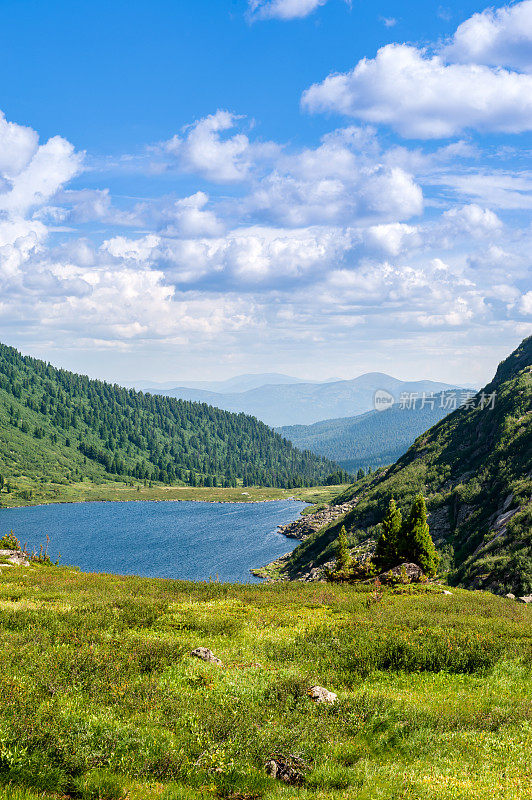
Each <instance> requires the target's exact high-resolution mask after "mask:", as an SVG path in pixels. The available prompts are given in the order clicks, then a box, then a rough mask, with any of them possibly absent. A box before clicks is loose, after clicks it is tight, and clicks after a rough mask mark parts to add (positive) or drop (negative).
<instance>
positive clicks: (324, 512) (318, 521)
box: [278, 499, 357, 541]
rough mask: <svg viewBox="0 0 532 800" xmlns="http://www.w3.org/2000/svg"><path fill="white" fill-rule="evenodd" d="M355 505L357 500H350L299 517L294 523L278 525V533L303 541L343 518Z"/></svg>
mask: <svg viewBox="0 0 532 800" xmlns="http://www.w3.org/2000/svg"><path fill="white" fill-rule="evenodd" d="M356 504H357V500H356V499H355V500H351V502H349V503H342V504H341V505H338V506H327V507H326V508H323V509H320V510H319V511H315V512H314V514H306V515H305V516H301V517H300V518H299V519H296V520H294V522H289V523H288V525H279V528H278V531H279V533H282V534H283V535H284V536H288V537H290V538H291V539H299V541H303V540H304V539H306V538H307V536H310V534H311V533H314V532H315V531H317V530H319V529H320V528H323V527H325V525H329V524H330V523H331V522H335V520H337V519H338V517H341V516H343V514H347V512H348V511H351V509H352V508H354V507H355V506H356Z"/></svg>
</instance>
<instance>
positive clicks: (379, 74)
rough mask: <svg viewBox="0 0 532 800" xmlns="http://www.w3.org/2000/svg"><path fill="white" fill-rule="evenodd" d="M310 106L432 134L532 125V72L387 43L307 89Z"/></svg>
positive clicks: (412, 133) (414, 134) (407, 133)
mask: <svg viewBox="0 0 532 800" xmlns="http://www.w3.org/2000/svg"><path fill="white" fill-rule="evenodd" d="M302 104H303V107H304V108H305V109H307V110H308V111H310V112H318V111H333V112H337V113H340V114H344V115H347V116H352V117H356V118H358V119H362V120H364V121H366V122H371V123H377V124H385V125H389V126H391V127H392V128H393V129H394V130H396V131H397V132H398V133H400V134H401V135H402V136H404V137H410V138H419V139H431V138H445V137H450V136H455V135H457V134H460V133H462V132H463V131H467V130H468V129H477V130H481V131H495V132H505V133H520V132H523V131H528V130H532V76H531V75H523V74H520V73H516V72H510V71H508V70H504V69H491V68H490V67H487V66H482V65H477V64H446V63H445V62H444V61H443V60H442V58H441V57H440V56H437V55H434V56H429V55H427V54H426V53H424V52H423V51H421V50H418V49H416V48H415V47H411V46H408V45H404V44H390V45H386V46H385V47H383V48H381V49H380V50H379V51H378V53H377V55H376V57H375V58H373V59H366V58H364V59H362V60H361V61H359V62H358V64H357V65H356V66H355V68H354V69H353V70H351V71H350V72H347V73H343V74H333V75H329V77H327V78H326V79H325V80H324V81H323V82H322V83H317V84H314V85H313V86H311V87H310V88H309V89H307V90H306V91H305V92H304V93H303V97H302Z"/></svg>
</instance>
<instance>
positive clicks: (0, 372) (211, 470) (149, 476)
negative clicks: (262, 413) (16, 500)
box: [0, 345, 337, 488]
mask: <svg viewBox="0 0 532 800" xmlns="http://www.w3.org/2000/svg"><path fill="white" fill-rule="evenodd" d="M335 471H337V467H336V465H334V464H332V463H331V462H329V461H327V459H323V458H318V457H316V456H315V455H313V454H312V453H309V452H305V453H302V452H300V451H299V450H297V449H295V448H294V447H293V446H292V444H291V443H289V442H287V441H285V440H284V439H282V437H281V436H279V434H276V433H274V432H273V431H272V430H271V429H270V428H268V427H267V426H266V425H264V424H263V423H262V422H259V421H258V420H257V419H255V418H253V417H249V416H246V415H245V414H232V413H229V412H226V411H221V410H219V409H216V408H212V407H210V406H207V405H204V404H199V403H191V402H186V401H182V400H176V399H174V398H169V397H162V396H152V395H149V394H143V393H142V392H136V391H134V390H132V389H123V388H121V387H119V386H117V385H111V384H109V383H104V382H101V381H97V380H90V379H89V378H87V377H85V376H82V375H76V374H74V373H72V372H68V371H66V370H62V369H55V368H54V367H52V366H51V365H49V364H46V363H44V362H43V361H39V360H37V359H34V358H29V357H24V356H22V355H21V354H20V353H19V352H18V351H17V350H15V349H14V348H12V347H6V346H5V345H0V474H1V480H3V481H4V482H5V483H6V485H7V487H8V488H9V479H10V478H11V477H16V476H18V475H29V476H30V477H31V478H33V479H36V480H43V481H46V480H57V481H65V480H66V481H68V480H79V478H80V477H87V478H90V479H93V480H95V479H102V478H105V477H107V478H112V477H117V478H118V477H119V476H121V477H122V478H124V477H130V478H134V479H137V480H141V481H157V482H161V483H164V484H171V483H180V482H181V483H185V484H188V485H192V486H196V485H200V486H216V485H218V486H220V485H224V486H232V485H236V482H237V481H241V482H242V483H243V484H244V485H247V486H251V485H259V486H279V487H287V488H291V487H296V486H310V485H316V484H321V483H324V482H325V481H326V478H327V476H328V475H329V474H330V473H332V472H335Z"/></svg>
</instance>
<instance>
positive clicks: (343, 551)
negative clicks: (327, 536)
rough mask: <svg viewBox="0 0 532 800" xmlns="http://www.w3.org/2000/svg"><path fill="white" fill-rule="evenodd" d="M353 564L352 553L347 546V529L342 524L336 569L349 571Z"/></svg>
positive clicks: (338, 541) (337, 544) (337, 546)
mask: <svg viewBox="0 0 532 800" xmlns="http://www.w3.org/2000/svg"><path fill="white" fill-rule="evenodd" d="M350 565H351V554H350V552H349V548H348V546H347V531H346V529H345V525H342V527H341V529H340V533H339V534H338V540H337V543H336V571H337V572H347V570H348V569H349V567H350Z"/></svg>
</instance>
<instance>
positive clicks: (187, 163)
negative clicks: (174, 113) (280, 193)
mask: <svg viewBox="0 0 532 800" xmlns="http://www.w3.org/2000/svg"><path fill="white" fill-rule="evenodd" d="M239 119H240V117H237V116H235V115H234V114H231V113H230V112H229V111H221V110H218V111H217V112H216V113H215V114H211V115H209V116H208V117H205V118H204V119H201V120H199V121H198V122H195V123H194V124H193V125H192V126H190V127H189V128H188V129H187V132H186V134H185V135H184V136H182V137H180V136H177V135H176V136H173V137H172V138H171V139H169V140H168V141H167V142H163V143H162V145H161V146H160V149H161V150H162V151H163V152H164V153H166V154H168V155H171V156H174V157H176V158H177V159H178V163H179V165H180V167H181V169H183V170H184V171H185V172H196V173H198V174H199V175H203V176H204V177H205V178H207V179H208V180H210V181H214V182H216V183H234V182H238V181H243V180H246V179H247V178H248V177H249V174H250V172H251V169H252V167H253V165H254V163H255V160H256V159H260V158H264V157H269V156H272V155H273V154H274V153H275V152H276V151H277V147H276V146H275V145H273V144H272V143H271V142H266V143H263V144H261V143H252V142H250V140H249V138H248V137H247V136H246V135H245V134H244V133H235V134H233V136H226V137H225V138H223V137H222V134H224V133H225V132H226V131H230V130H232V129H233V128H235V126H236V125H237V123H238V120H239Z"/></svg>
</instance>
